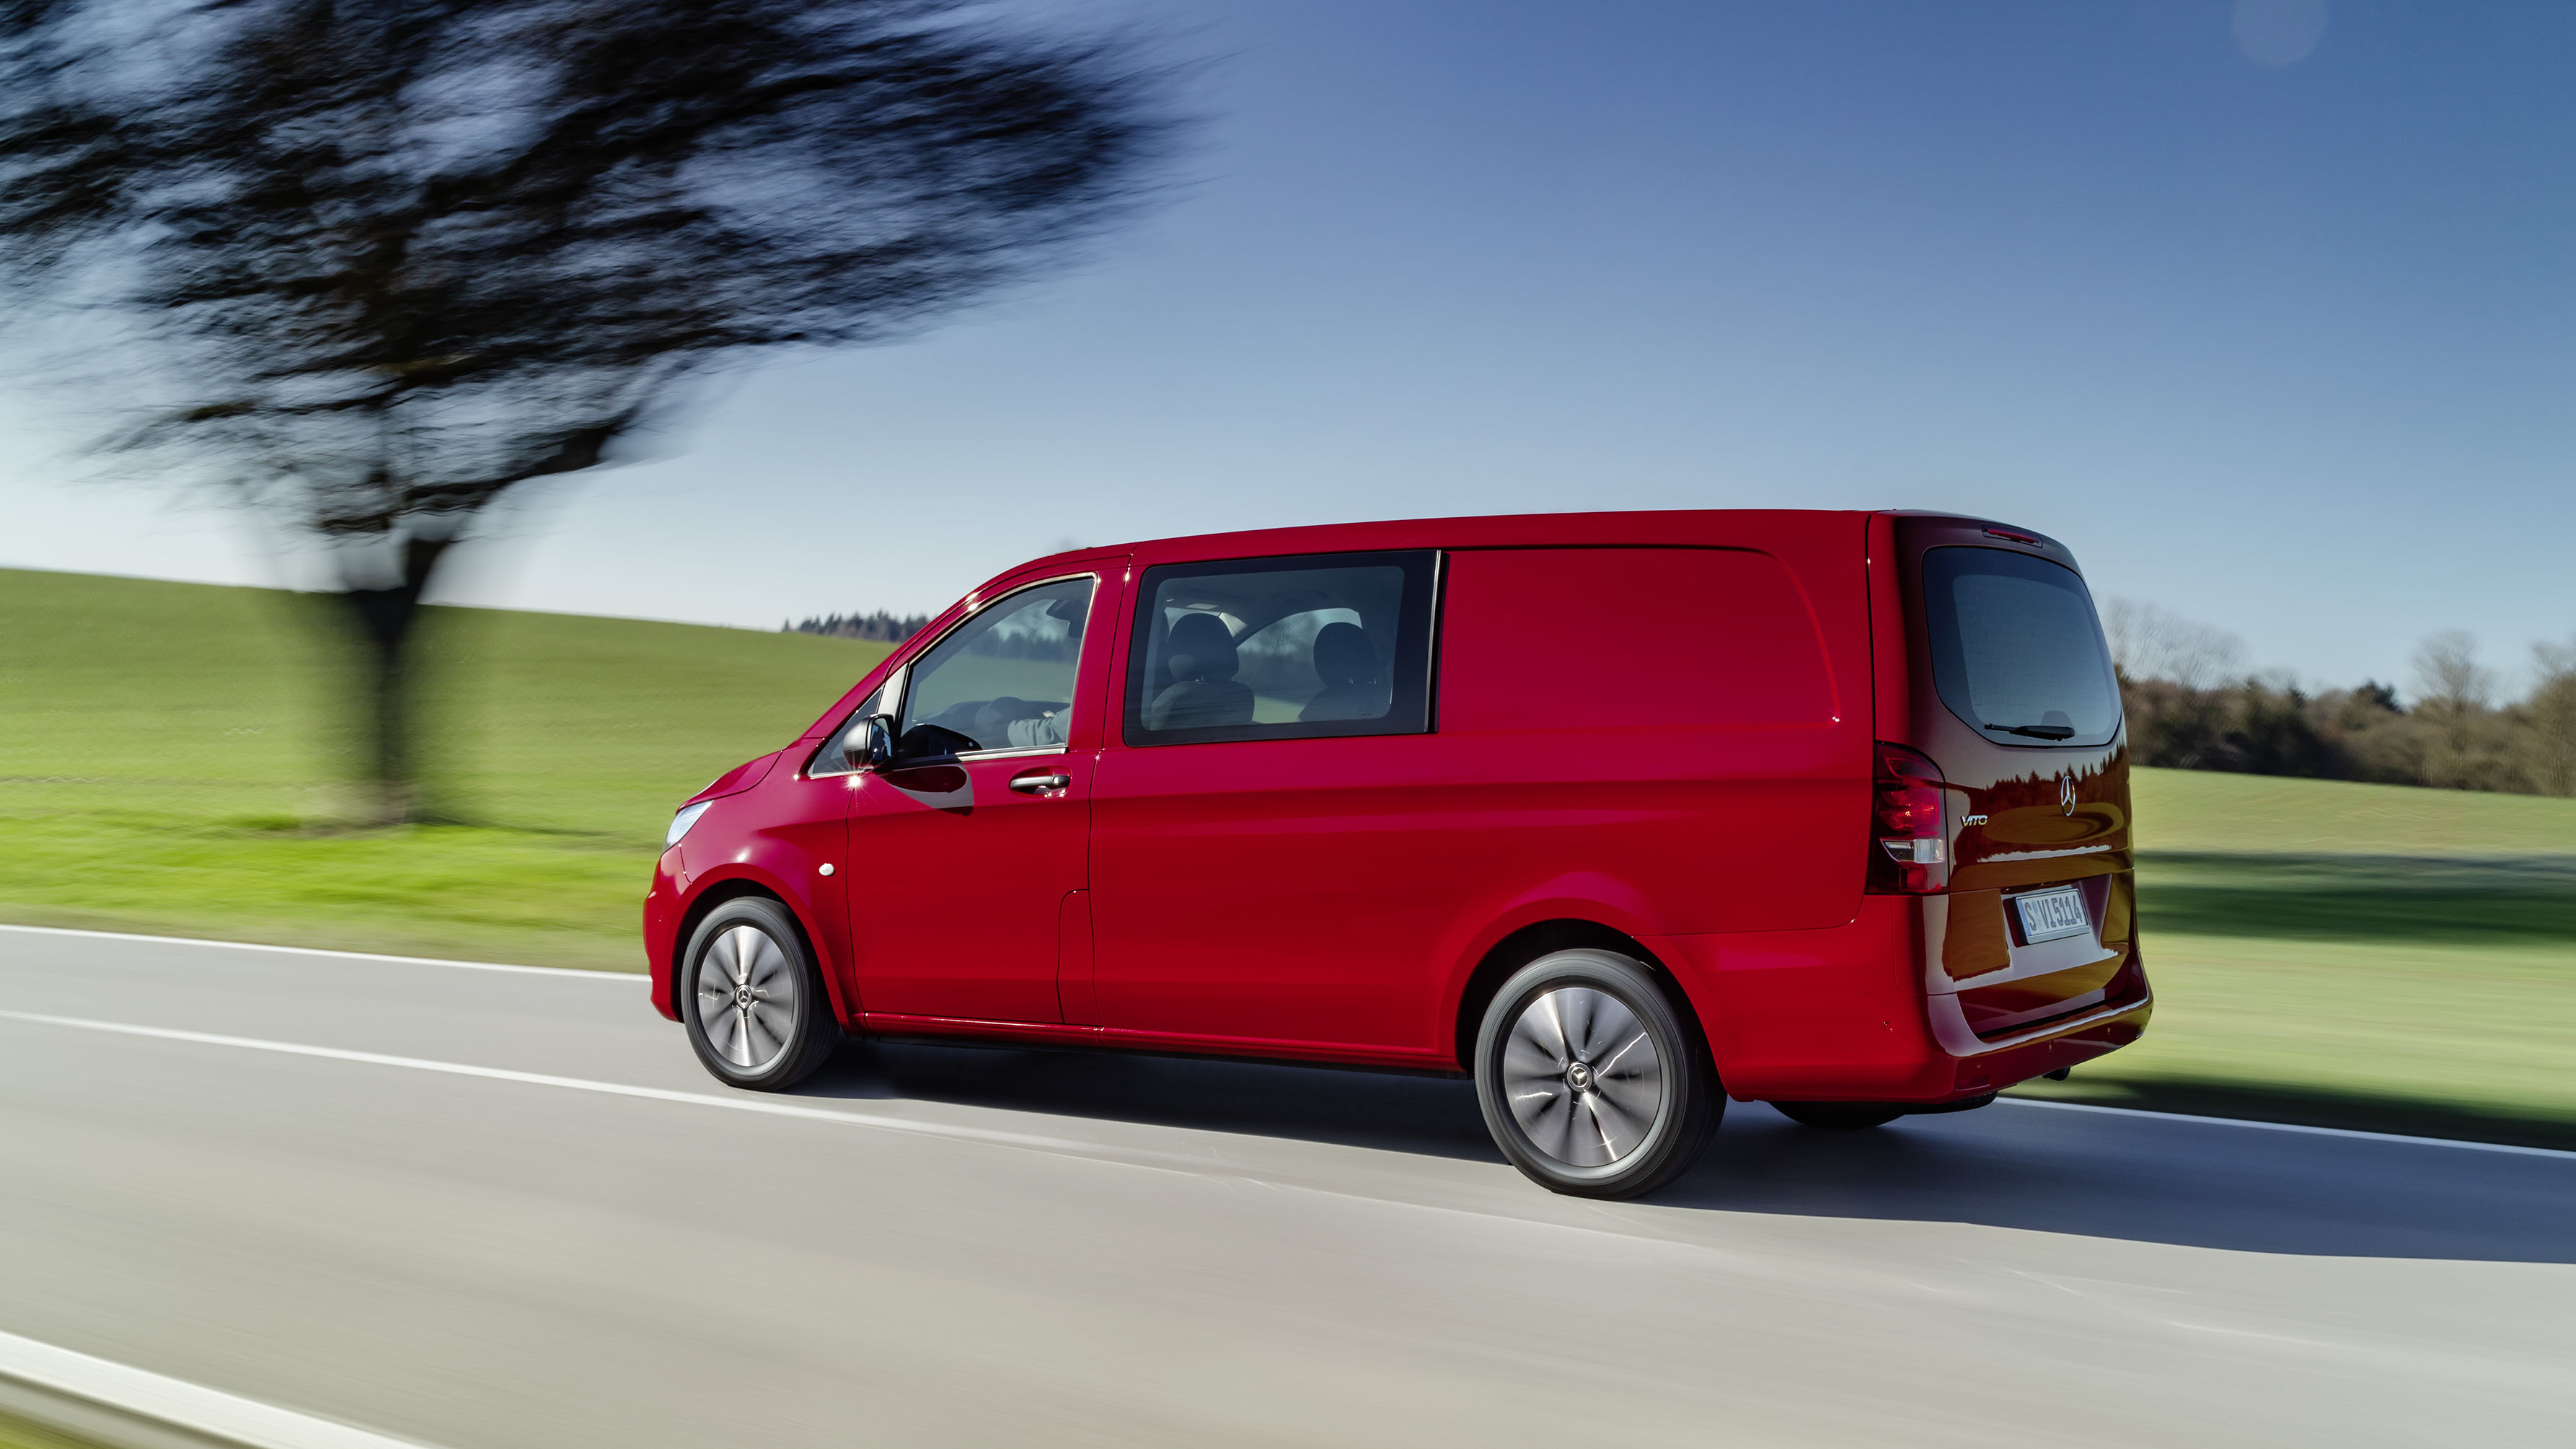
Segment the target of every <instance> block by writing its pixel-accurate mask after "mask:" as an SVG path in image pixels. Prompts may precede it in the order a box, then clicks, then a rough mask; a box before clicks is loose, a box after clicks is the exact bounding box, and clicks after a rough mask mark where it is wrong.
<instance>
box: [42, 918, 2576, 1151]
mask: <svg viewBox="0 0 2576 1449" xmlns="http://www.w3.org/2000/svg"><path fill="white" fill-rule="evenodd" d="M0 931H23V932H26V933H28V934H30V935H42V936H85V937H89V938H92V939H95V940H101V941H144V942H149V943H151V944H154V945H161V946H210V947H214V948H216V949H218V950H225V951H277V952H282V953H284V954H286V955H290V956H329V957H337V958H339V959H342V960H348V961H380V962H389V963H392V964H396V965H404V966H449V967H455V968H458V969H461V970H466V971H503V972H511V973H515V974H519V975H527V976H577V977H581V978H584V979H586V980H593V981H613V982H619V983H623V984H628V985H634V984H640V983H643V982H646V981H647V980H649V978H648V977H646V976H645V975H644V974H643V973H641V972H636V971H585V970H582V969H580V968H578V967H571V966H509V965H503V964H501V963H499V962H495V961H449V960H443V959H441V958H439V957H435V956H384V955H377V954H375V953H373V952H368V951H327V950H323V949H321V948H319V947H313V946H264V945H261V944H259V943H258V942H255V941H209V940H204V939H201V938H199V937H195V936H142V935H135V934H132V933H130V932H124V931H82V930H74V929H72V928H70V927H66V926H12V925H6V924H0ZM0 1016H6V1017H18V1018H20V1019H23V1020H51V1021H58V1022H62V1023H69V1022H70V1021H71V1020H72V1018H68V1017H65V1018H38V1017H31V1016H25V1015H23V1014H22V1013H16V1012H0ZM82 1024H84V1025H92V1026H99V1027H103V1028H106V1029H110V1030H115V1029H119V1028H118V1027H117V1026H116V1025H115V1024H114V1023H82ZM123 1029H125V1030H131V1031H134V1032H137V1033H141V1034H145V1035H150V1034H155V1033H156V1032H158V1029H157V1028H146V1027H132V1028H123ZM160 1034H163V1035H169V1036H171V1037H172V1038H173V1039H175V1040H199V1041H216V1040H220V1041H221V1042H222V1043H223V1044H225V1045H265V1046H267V1047H268V1048H270V1049H273V1050H286V1051H301V1052H306V1053H309V1054H312V1055H326V1056H327V1055H331V1054H332V1052H331V1049H329V1048H324V1047H299V1046H295V1045H293V1044H291V1043H284V1042H273V1043H265V1044H262V1043H255V1042H252V1041H251V1040H250V1039H249V1038H233V1037H226V1038H220V1039H218V1038H213V1037H204V1036H190V1035H189V1034H186V1033H160ZM345 1055H347V1056H349V1057H350V1059H352V1060H376V1061H380V1062H385V1063H401V1064H405V1065H416V1066H426V1067H431V1068H433V1069H439V1070H452V1071H459V1072H467V1073H482V1074H485V1075H498V1076H502V1077H505V1078H507V1077H509V1076H510V1074H507V1073H495V1072H490V1071H487V1070H486V1069H484V1068H480V1067H463V1066H457V1065H455V1064H453V1063H444V1064H441V1063H428V1062H420V1061H416V1060H414V1059H412V1058H393V1057H385V1058H374V1057H370V1056H369V1055H368V1054H367V1053H364V1052H358V1053H348V1054H345ZM511 1079H513V1080H530V1081H537V1080H542V1081H546V1082H550V1083H554V1084H558V1085H574V1084H575V1082H576V1079H574V1078H570V1077H544V1078H540V1077H535V1076H525V1075H522V1076H520V1077H517V1078H511ZM586 1085H587V1086H588V1087H589V1088H590V1089H592V1090H597V1091H611V1092H631V1093H633V1094H636V1095H650V1094H652V1092H653V1089H651V1088H643V1087H636V1088H626V1087H619V1086H616V1085H614V1084H611V1083H607V1082H595V1083H588V1084H586ZM666 1095H671V1096H675V1097H677V1098H680V1099H682V1100H688V1101H696V1102H700V1103H711V1104H715V1105H720V1106H729V1107H735V1108H738V1109H741V1110H745V1111H759V1110H764V1109H765V1104H760V1103H749V1102H736V1101H733V1100H731V1099H728V1098H724V1097H713V1096H707V1095H705V1094H703V1093H689V1092H680V1093H671V1094H666ZM1996 1101H1997V1102H1998V1103H2003V1102H2009V1103H2012V1104H2013V1105H2015V1106H2020V1107H2047V1108H2051V1109H2054V1110H2056V1111H2061V1112H2095V1113H2100V1114H2103V1115H2106V1116H2112V1117H2140V1118H2146V1119H2149V1120H2152V1121H2158V1122H2189V1123H2193V1124H2196V1125H2199V1126H2204V1127H2243V1128H2248V1129H2250V1130H2253V1131H2258V1132H2296V1133H2301V1134H2304V1135H2306V1136H2311V1137H2349V1138H2352V1139H2354V1140H2356V1141H2362V1142H2388V1143H2400V1144H2404V1145H2407V1146H2414V1147H2456V1148H2460V1149H2462V1150H2464V1151H2469V1152H2502V1153H2508V1154H2511V1155H2514V1156H2519V1157H2557V1158H2576V1152H2571V1151H2567V1150H2564V1149H2561V1148H2555V1147H2522V1146H2517V1145H2515V1144H2512V1143H2506V1142H2472V1141H2467V1140H2465V1139H2462V1138H2456V1137H2414V1136H2408V1135H2406V1134H2404V1133H2398V1132H2363V1131H2360V1130H2358V1129H2355V1128H2350V1127H2309V1126H2305V1125H2302V1124H2300V1123H2296V1122H2263V1121H2257V1120H2255V1119H2253V1118H2249V1117H2207V1116H2199V1115H2195V1114H2193V1113H2189V1112H2157V1111H2152V1110H2149V1109H2147V1108H2144V1107H2105V1106H2097V1105H2095V1104H2094V1103H2091V1102H2051V1101H2046V1100H2043V1099H2041V1098H2037V1097H1999V1098H1997V1099H1996ZM781 1105H782V1106H783V1104H781ZM780 1115H785V1116H794V1115H797V1113H796V1112H794V1111H793V1110H782V1111H781V1113H780ZM822 1115H824V1116H828V1117H831V1118H833V1119H834V1120H837V1121H853V1122H861V1123H863V1124H867V1123H868V1119H866V1118H862V1117H860V1116H859V1115H857V1114H855V1113H847V1112H827V1113H823V1114H822ZM876 1122H877V1123H881V1124H885V1125H889V1126H892V1127H894V1129H895V1130H901V1131H920V1132H926V1131H930V1130H931V1129H930V1128H928V1127H926V1126H924V1125H922V1124H919V1123H908V1122H903V1121H902V1120H901V1119H899V1118H891V1117H889V1118H881V1119H876ZM871 1125H873V1124H871ZM971 1130H973V1129H969V1128H959V1129H957V1131H959V1132H967V1131H971ZM1043 1140H1046V1139H1031V1143H1032V1144H1034V1143H1035V1142H1037V1141H1043ZM1064 1145H1068V1146H1069V1145H1074V1144H1064Z"/></svg>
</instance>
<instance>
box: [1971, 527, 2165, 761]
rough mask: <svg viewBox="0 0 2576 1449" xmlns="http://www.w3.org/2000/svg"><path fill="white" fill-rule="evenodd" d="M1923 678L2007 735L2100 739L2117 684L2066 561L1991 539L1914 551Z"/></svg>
mask: <svg viewBox="0 0 2576 1449" xmlns="http://www.w3.org/2000/svg"><path fill="white" fill-rule="evenodd" d="M1923 622H1924V626H1925V629H1926V631H1927V632H1928V633H1929V634H1930V636H1931V641H1932V682H1933V685H1934V686H1935V687H1936V688H1938V689H1939V690H1940V691H1941V702H1942V703H1943V704H1945V705H1948V706H1949V707H1950V712H1951V713H1952V714H1955V715H1957V716H1958V717H1959V718H1961V719H1962V720H1965V721H1967V723H1968V724H1969V725H1970V726H1971V727H1973V728H1975V729H1976V730H1977V731H1978V732H1979V733H1981V734H1983V735H1984V736H1985V737H1986V738H1987V739H1990V740H1993V741H1995V742H1996V743H1998V744H2006V745H2102V744H2108V743H2109V742H2110V739H2111V736H2112V735H2113V734H2114V733H2116V732H2117V731H2118V730H2119V728H2120V686H2119V683H2118V681H2117V680H2116V679H2115V678H2113V676H2112V673H2111V651H2110V649H2109V648H2108V647H2106V646H2105V645H2104V644H2103V642H2102V625H2101V621H2100V620H2098V619H2096V618H2095V617H2094V615H2093V596H2092V595H2091V594H2089V593H2087V592H2085V589H2084V580H2083V579H2081V578H2079V577H2077V576H2076V574H2075V571H2074V570H2072V569H2069V568H2064V567H2062V566H2060V565H2057V564H2053V563H2050V562H2049V561H2048V560H2046V559H2043V558H2033V557H2032V556H2030V555H2029V554H2024V553H2013V552H2011V551H2009V550H2006V549H2000V548H1936V549H1932V550H1930V551H1929V552H1927V553H1925V554H1924V555H1923Z"/></svg>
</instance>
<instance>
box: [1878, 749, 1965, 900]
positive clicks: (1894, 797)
mask: <svg viewBox="0 0 2576 1449" xmlns="http://www.w3.org/2000/svg"><path fill="white" fill-rule="evenodd" d="M1943 793H1944V792H1943V790H1942V788H1941V767H1940V766H1938V765H1936V764H1933V763H1932V762H1931V761H1930V760H1927V759H1925V758H1923V757H1922V756H1921V755H1918V754H1916V753H1915V752H1914V751H1912V750H1909V749H1906V748H1905V747H1903V746H1902V745H1880V746H1879V747H1878V778H1877V780H1876V782H1875V783H1874V786H1873V799H1872V801H1871V813H1870V826H1871V828H1870V837H1871V838H1870V852H1869V857H1870V858H1869V888H1870V889H1871V890H1872V891H1874V892H1876V893H1878V894H1880V895H1906V896H1919V895H1929V894H1931V893H1932V892H1934V891H1942V890H1947V889H1949V887H1950V842H1949V832H1948V831H1947V829H1945V828H1944V822H1943V804H1944V802H1943V800H1942V795H1943Z"/></svg>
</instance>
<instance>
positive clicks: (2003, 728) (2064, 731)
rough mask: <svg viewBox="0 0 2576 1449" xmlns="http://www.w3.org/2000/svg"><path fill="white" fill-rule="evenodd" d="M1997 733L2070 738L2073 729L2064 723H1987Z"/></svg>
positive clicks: (2045, 737) (2039, 737) (2044, 737)
mask: <svg viewBox="0 0 2576 1449" xmlns="http://www.w3.org/2000/svg"><path fill="white" fill-rule="evenodd" d="M1985 728H1987V729H1990V730H1993V731H1995V732H1996V733H1998V734H2007V735H2028V736H2030V737H2031V738H2032V739H2035V740H2071V739H2073V738H2075V731H2074V730H2073V729H2071V728H2069V727H2068V726H2066V725H1987V726H1985Z"/></svg>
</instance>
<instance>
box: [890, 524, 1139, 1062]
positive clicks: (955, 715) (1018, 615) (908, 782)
mask: <svg viewBox="0 0 2576 1449" xmlns="http://www.w3.org/2000/svg"><path fill="white" fill-rule="evenodd" d="M1099 585H1100V581H1099V579H1098V577H1097V576H1096V575H1094V574H1092V573H1089V572H1083V573H1079V574H1076V575H1074V576H1071V577H1067V576H1063V575H1058V576H1055V577H1052V578H1042V579H1037V580H1033V581H1031V582H1029V583H1028V584H1026V585H1025V586H1022V587H1017V588H1007V589H1006V590H1005V591H1002V592H999V593H997V596H996V597H995V598H994V599H993V601H992V602H990V603H988V604H985V605H983V606H982V607H980V608H978V609H976V610H975V611H974V612H973V613H971V614H969V615H967V616H966V617H965V619H963V620H961V621H960V622H959V623H958V624H957V625H955V626H954V627H953V628H951V629H950V630H949V631H948V632H947V634H946V635H944V636H943V637H942V638H940V639H939V640H938V641H937V642H935V643H933V644H932V645H931V646H930V647H929V648H928V649H926V650H925V651H923V652H922V653H921V654H920V655H919V656H918V657H917V658H916V659H914V660H913V662H912V663H911V664H910V666H909V667H908V668H907V669H906V670H905V671H904V675H903V679H902V681H901V683H900V685H899V686H898V689H899V694H900V698H899V699H898V700H893V701H890V702H889V703H890V704H891V705H892V707H891V708H889V709H888V712H890V713H894V714H895V715H896V721H897V723H896V730H895V733H896V737H897V743H896V758H895V761H894V763H893V764H892V765H890V766H888V767H886V768H884V769H881V770H878V771H875V772H873V773H870V774H867V775H864V776H861V777H860V778H859V780H858V782H857V784H856V786H855V788H853V789H852V790H851V792H850V812H851V813H850V867H851V879H850V888H849V911H850V931H851V936H852V940H853V945H854V949H855V956H856V960H857V963H858V971H857V975H858V981H859V996H860V1000H861V1003H862V1005H863V1007H864V1009H865V1010H866V1012H867V1014H868V1015H869V1016H870V1017H871V1018H876V1017H884V1016H902V1017H938V1018H946V1019H950V1020H973V1021H1016V1022H1053V1021H1060V1020H1062V1019H1063V1017H1062V1013H1061V1011H1060V1009H1059V1007H1058V1004H1057V996H1056V964H1057V959H1058V936H1059V928H1058V922H1059V917H1060V916H1061V914H1062V912H1063V908H1064V902H1065V897H1066V895H1067V894H1068V893H1069V892H1072V891H1077V890H1080V889H1082V888H1083V885H1084V854H1085V850H1086V847H1087V844H1088V837H1089V832H1090V816H1091V762H1092V750H1091V749H1090V748H1089V746H1090V739H1089V735H1090V734H1091V733H1092V732H1094V731H1096V729H1097V725H1096V724H1095V723H1094V722H1093V721H1092V720H1090V719H1086V718H1082V717H1081V715H1082V711H1085V710H1088V711H1092V712H1095V713H1096V712H1097V709H1098V705H1097V703H1096V701H1093V700H1090V699H1086V698H1084V697H1083V696H1084V694H1085V692H1086V691H1085V690H1084V689H1083V688H1082V683H1083V681H1084V679H1085V678H1086V676H1087V674H1088V673H1089V671H1086V670H1084V669H1083V668H1082V667H1081V665H1082V659H1083V654H1084V641H1085V637H1086V635H1088V634H1091V633H1094V632H1096V627H1095V625H1094V621H1093V619H1092V615H1093V613H1094V610H1093V608H1092V604H1093V602H1094V595H1095V593H1096V592H1097V591H1098V589H1099ZM1107 622H1108V621H1106V620H1105V619H1104V620H1102V621H1100V623H1101V624H1102V625H1105V624H1106V623H1107ZM1095 688H1096V687H1095Z"/></svg>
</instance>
